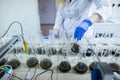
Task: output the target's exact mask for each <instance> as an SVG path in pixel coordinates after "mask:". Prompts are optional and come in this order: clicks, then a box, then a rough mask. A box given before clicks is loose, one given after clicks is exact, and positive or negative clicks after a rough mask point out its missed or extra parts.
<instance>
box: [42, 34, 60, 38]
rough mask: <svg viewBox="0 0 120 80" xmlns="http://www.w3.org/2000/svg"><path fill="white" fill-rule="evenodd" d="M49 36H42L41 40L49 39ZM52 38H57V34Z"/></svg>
mask: <svg viewBox="0 0 120 80" xmlns="http://www.w3.org/2000/svg"><path fill="white" fill-rule="evenodd" d="M49 38H50V36H49V35H48V36H43V39H49ZM52 38H58V35H57V34H52Z"/></svg>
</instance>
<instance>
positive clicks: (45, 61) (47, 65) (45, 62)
mask: <svg viewBox="0 0 120 80" xmlns="http://www.w3.org/2000/svg"><path fill="white" fill-rule="evenodd" d="M52 64H53V63H52V61H51V60H50V59H48V58H46V59H43V60H41V61H40V66H41V68H43V69H49V68H50V67H51V66H52Z"/></svg>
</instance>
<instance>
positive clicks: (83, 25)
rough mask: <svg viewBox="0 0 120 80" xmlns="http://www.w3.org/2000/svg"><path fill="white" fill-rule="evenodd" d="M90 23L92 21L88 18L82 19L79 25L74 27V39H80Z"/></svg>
mask: <svg viewBox="0 0 120 80" xmlns="http://www.w3.org/2000/svg"><path fill="white" fill-rule="evenodd" d="M91 25H92V22H91V21H90V20H89V19H85V20H83V21H82V22H81V23H80V25H79V26H77V27H76V29H75V31H74V39H77V41H78V40H81V38H82V37H83V35H84V33H85V32H86V31H87V30H88V28H89V27H90V26H91Z"/></svg>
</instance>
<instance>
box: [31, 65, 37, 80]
mask: <svg viewBox="0 0 120 80" xmlns="http://www.w3.org/2000/svg"><path fill="white" fill-rule="evenodd" d="M36 70H37V67H35V71H34V74H33V76H32V78H31V80H33V79H34V77H35V73H36Z"/></svg>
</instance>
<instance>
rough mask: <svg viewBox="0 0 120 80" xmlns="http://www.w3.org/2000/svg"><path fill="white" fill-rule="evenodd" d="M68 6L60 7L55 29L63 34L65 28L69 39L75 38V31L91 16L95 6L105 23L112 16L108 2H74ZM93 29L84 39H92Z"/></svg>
mask: <svg viewBox="0 0 120 80" xmlns="http://www.w3.org/2000/svg"><path fill="white" fill-rule="evenodd" d="M67 2H68V3H67V4H68V5H67V6H65V7H63V6H62V5H61V6H59V7H58V11H57V14H56V20H55V25H54V29H59V30H60V32H62V30H63V28H64V29H65V31H66V33H67V37H68V38H69V37H71V36H72V37H73V34H74V30H75V28H76V26H77V25H79V24H80V22H81V21H82V20H83V19H85V18H87V17H89V16H90V10H91V7H92V5H93V4H95V5H96V8H97V10H96V12H95V13H98V14H99V15H101V16H102V19H103V21H105V20H106V19H107V18H108V17H109V16H110V3H109V1H108V0H72V1H71V2H70V3H69V0H67ZM92 32H93V29H92V27H90V28H89V29H88V31H87V32H86V33H85V35H84V37H92V35H93V34H92Z"/></svg>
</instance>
